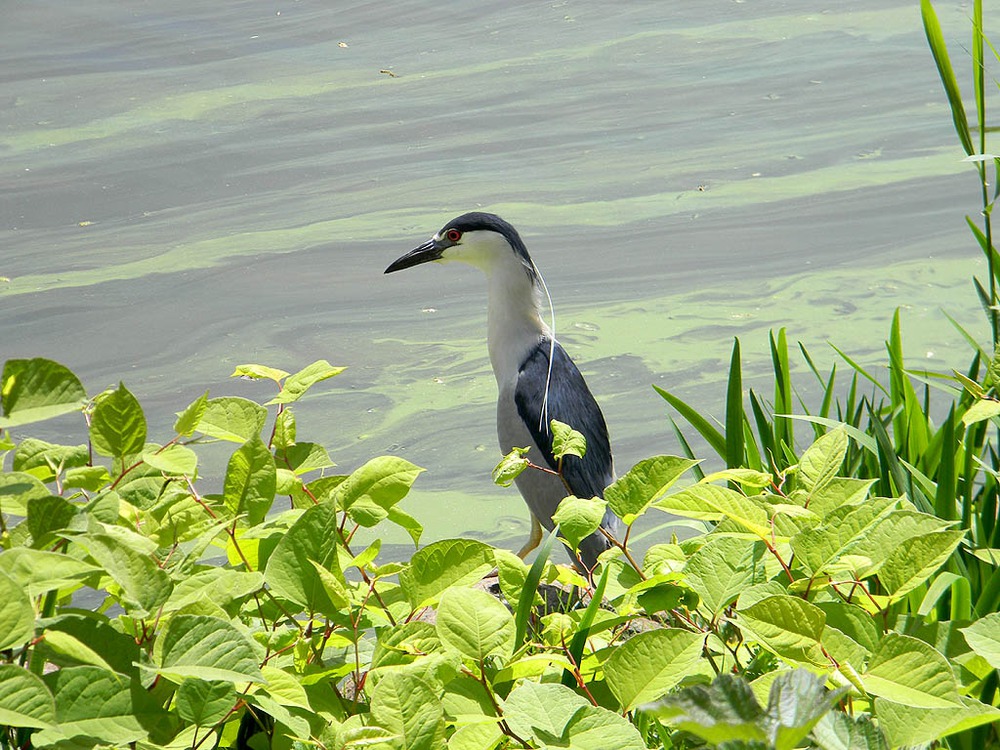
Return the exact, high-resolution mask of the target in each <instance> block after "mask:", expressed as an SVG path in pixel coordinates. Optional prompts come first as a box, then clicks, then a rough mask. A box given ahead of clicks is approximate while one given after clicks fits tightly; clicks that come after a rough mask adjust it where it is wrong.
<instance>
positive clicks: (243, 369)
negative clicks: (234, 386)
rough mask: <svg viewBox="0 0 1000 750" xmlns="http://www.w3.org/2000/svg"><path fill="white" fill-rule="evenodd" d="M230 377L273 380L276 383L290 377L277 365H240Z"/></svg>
mask: <svg viewBox="0 0 1000 750" xmlns="http://www.w3.org/2000/svg"><path fill="white" fill-rule="evenodd" d="M229 377H231V378H249V379H250V380H273V381H274V382H275V383H280V382H281V381H282V380H284V379H285V378H287V377H288V373H287V372H285V371H284V370H279V369H278V368H276V367H268V366H267V365H239V366H237V368H236V370H234V371H233V374H232V375H230V376H229Z"/></svg>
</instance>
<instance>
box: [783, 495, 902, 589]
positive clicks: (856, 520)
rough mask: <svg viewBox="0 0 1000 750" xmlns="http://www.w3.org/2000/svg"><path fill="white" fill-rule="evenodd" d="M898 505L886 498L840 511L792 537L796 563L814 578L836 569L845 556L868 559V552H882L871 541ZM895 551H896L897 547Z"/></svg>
mask: <svg viewBox="0 0 1000 750" xmlns="http://www.w3.org/2000/svg"><path fill="white" fill-rule="evenodd" d="M894 505H895V501H894V500H889V499H882V500H877V501H873V502H871V503H867V504H865V505H861V506H857V507H853V506H846V507H842V508H838V509H837V510H835V511H834V512H833V513H832V514H831V515H830V516H829V517H828V518H827V519H826V520H825V521H824V523H823V524H821V525H819V526H817V527H815V528H812V529H805V530H803V531H800V532H799V533H798V534H796V535H795V536H793V537H792V541H791V544H792V550H793V551H794V552H795V559H796V562H798V563H800V564H801V565H803V567H805V569H806V571H807V572H808V573H809V574H810V575H812V576H816V575H819V574H820V573H823V572H825V571H828V570H831V569H834V568H836V566H837V564H838V563H839V562H840V560H841V559H842V558H843V557H844V556H845V555H852V556H855V557H857V556H859V555H860V556H864V557H865V558H866V559H868V556H867V555H866V554H864V553H865V552H867V551H869V550H872V549H874V550H875V551H878V548H877V547H873V545H872V544H871V543H870V542H869V537H870V535H871V534H872V532H873V531H874V529H875V528H876V527H878V525H879V524H881V523H882V521H883V520H884V519H885V518H886V516H887V515H888V514H889V513H891V512H892V506H894ZM892 549H895V544H893V547H892ZM855 550H858V552H855ZM888 553H889V550H886V551H885V553H884V554H888ZM883 556H884V555H883Z"/></svg>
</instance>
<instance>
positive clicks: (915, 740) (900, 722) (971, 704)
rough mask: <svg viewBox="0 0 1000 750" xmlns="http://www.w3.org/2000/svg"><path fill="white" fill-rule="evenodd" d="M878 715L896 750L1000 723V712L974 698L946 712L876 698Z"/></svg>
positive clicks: (967, 699)
mask: <svg viewBox="0 0 1000 750" xmlns="http://www.w3.org/2000/svg"><path fill="white" fill-rule="evenodd" d="M875 712H876V713H877V715H878V720H879V725H880V726H881V727H882V729H883V730H884V731H885V734H886V737H887V739H888V741H889V745H890V746H891V747H894V748H896V747H920V746H925V745H931V744H933V743H938V742H939V741H940V740H941V739H943V738H944V737H947V736H948V735H951V734H955V733H956V732H963V731H967V730H969V729H973V728H975V727H978V726H984V725H986V724H994V723H996V722H1000V709H997V708H996V707H995V706H986V705H984V704H982V703H980V702H979V701H977V700H975V699H974V698H962V699H961V700H960V702H959V705H957V706H949V707H947V708H922V707H921V708H918V707H915V706H908V705H905V704H901V703H895V702H893V701H890V700H886V699H884V698H876V699H875ZM973 747H974V746H973Z"/></svg>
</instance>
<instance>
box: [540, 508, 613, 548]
mask: <svg viewBox="0 0 1000 750" xmlns="http://www.w3.org/2000/svg"><path fill="white" fill-rule="evenodd" d="M607 507H608V504H607V503H606V502H604V501H603V500H601V499H600V498H599V497H595V498H593V499H592V500H585V499H584V498H580V497H573V496H570V497H567V498H563V500H562V502H560V503H559V507H558V508H556V512H555V513H554V514H553V515H552V520H553V521H554V522H555V523H556V524H558V525H559V533H560V534H561V535H562V537H563V539H565V540H566V541H567V542H568V543H569V546H570V548H571V549H572V550H573V551H574V552H576V551H577V550H578V549H579V548H580V542H581V541H583V540H584V539H586V538H587V537H588V536H590V535H591V534H593V533H594V532H595V531H597V529H598V528H600V526H601V521H602V520H603V518H604V511H605V509H606V508H607Z"/></svg>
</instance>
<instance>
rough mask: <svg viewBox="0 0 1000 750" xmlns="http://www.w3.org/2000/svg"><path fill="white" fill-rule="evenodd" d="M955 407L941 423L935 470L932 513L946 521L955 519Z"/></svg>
mask: <svg viewBox="0 0 1000 750" xmlns="http://www.w3.org/2000/svg"><path fill="white" fill-rule="evenodd" d="M956 447H957V446H956V443H955V407H954V406H952V407H951V409H950V410H949V411H948V416H947V417H946V418H945V420H944V424H943V425H941V460H940V461H939V463H938V470H937V493H936V495H935V497H934V513H935V514H936V515H937V517H938V518H943V519H945V520H946V521H953V520H955V515H956V514H955V493H956V478H955V449H956Z"/></svg>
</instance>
